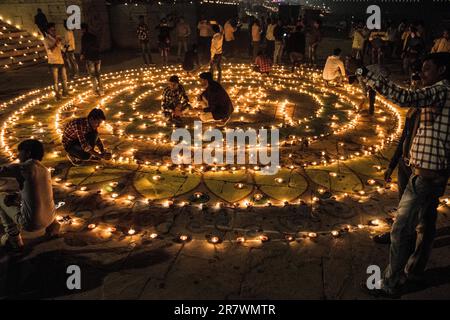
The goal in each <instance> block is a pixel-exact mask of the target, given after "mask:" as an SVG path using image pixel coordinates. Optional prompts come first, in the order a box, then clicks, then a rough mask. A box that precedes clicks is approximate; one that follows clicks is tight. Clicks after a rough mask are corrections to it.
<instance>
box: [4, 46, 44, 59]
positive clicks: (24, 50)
mask: <svg viewBox="0 0 450 320" xmlns="http://www.w3.org/2000/svg"><path fill="white" fill-rule="evenodd" d="M36 52H37V53H42V54H45V48H44V47H43V46H40V47H32V46H27V47H24V48H18V49H16V50H4V49H2V48H0V59H1V58H9V57H18V56H22V55H24V54H32V53H36Z"/></svg>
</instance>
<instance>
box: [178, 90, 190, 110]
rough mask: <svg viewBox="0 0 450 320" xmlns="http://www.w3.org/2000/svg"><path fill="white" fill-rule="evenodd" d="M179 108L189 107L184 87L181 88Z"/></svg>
mask: <svg viewBox="0 0 450 320" xmlns="http://www.w3.org/2000/svg"><path fill="white" fill-rule="evenodd" d="M180 102H181V106H182V107H183V108H185V107H187V106H188V105H189V97H188V95H187V94H186V90H184V87H183V86H181V101H180Z"/></svg>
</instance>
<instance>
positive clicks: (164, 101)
mask: <svg viewBox="0 0 450 320" xmlns="http://www.w3.org/2000/svg"><path fill="white" fill-rule="evenodd" d="M167 91H168V90H167V88H166V89H164V91H163V98H162V100H161V108H163V109H166V108H167V107H168V106H169V98H168V94H167Z"/></svg>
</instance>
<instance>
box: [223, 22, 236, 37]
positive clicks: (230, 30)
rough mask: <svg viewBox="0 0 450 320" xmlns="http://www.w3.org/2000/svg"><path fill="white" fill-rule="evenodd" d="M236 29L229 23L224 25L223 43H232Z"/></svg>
mask: <svg viewBox="0 0 450 320" xmlns="http://www.w3.org/2000/svg"><path fill="white" fill-rule="evenodd" d="M235 31H236V28H234V27H233V26H232V25H231V23H230V22H229V21H227V23H225V26H224V32H225V41H233V40H234V32H235Z"/></svg>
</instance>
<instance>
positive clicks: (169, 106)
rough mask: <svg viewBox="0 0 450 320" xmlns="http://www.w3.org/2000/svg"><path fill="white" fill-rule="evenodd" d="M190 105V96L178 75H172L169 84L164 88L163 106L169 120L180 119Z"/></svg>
mask: <svg viewBox="0 0 450 320" xmlns="http://www.w3.org/2000/svg"><path fill="white" fill-rule="evenodd" d="M187 107H189V98H188V96H187V94H186V91H185V90H184V87H183V86H182V85H181V84H180V79H179V78H178V76H171V77H170V79H169V85H168V86H167V87H166V88H165V89H164V92H163V99H162V101H161V108H162V109H163V113H164V116H166V117H167V118H168V119H169V120H175V121H179V120H180V117H181V113H182V112H183V110H184V109H186V108H187Z"/></svg>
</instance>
